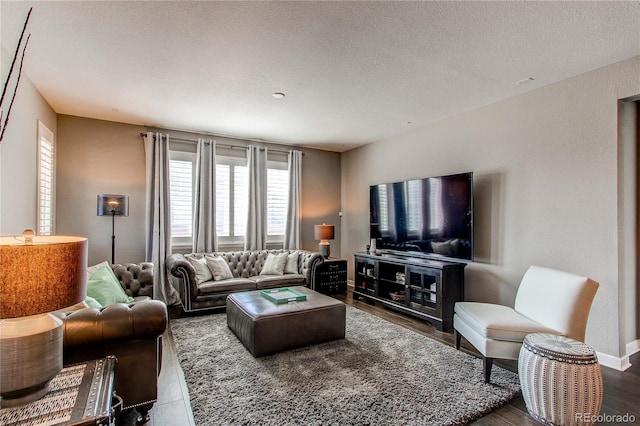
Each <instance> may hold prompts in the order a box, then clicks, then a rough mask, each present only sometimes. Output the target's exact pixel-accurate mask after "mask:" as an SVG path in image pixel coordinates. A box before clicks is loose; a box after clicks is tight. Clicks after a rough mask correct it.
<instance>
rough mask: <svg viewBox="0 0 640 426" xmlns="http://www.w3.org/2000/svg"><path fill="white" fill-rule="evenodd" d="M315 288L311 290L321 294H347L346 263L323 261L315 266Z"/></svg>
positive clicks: (330, 259) (336, 260)
mask: <svg viewBox="0 0 640 426" xmlns="http://www.w3.org/2000/svg"><path fill="white" fill-rule="evenodd" d="M315 274H316V276H315V287H314V288H313V289H312V290H315V291H317V292H318V293H322V294H337V293H346V292H347V261H346V260H344V259H332V258H329V259H325V260H324V262H322V263H321V264H319V265H318V266H316V272H315Z"/></svg>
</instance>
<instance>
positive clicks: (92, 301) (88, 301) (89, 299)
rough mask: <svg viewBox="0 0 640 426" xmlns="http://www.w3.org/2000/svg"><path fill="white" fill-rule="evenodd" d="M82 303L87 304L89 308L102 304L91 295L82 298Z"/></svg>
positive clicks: (99, 306)
mask: <svg viewBox="0 0 640 426" xmlns="http://www.w3.org/2000/svg"><path fill="white" fill-rule="evenodd" d="M84 304H85V305H87V307H89V308H102V305H101V304H100V302H98V301H97V300H96V299H94V298H93V297H91V296H87V297H86V299H84Z"/></svg>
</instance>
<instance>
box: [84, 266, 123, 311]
mask: <svg viewBox="0 0 640 426" xmlns="http://www.w3.org/2000/svg"><path fill="white" fill-rule="evenodd" d="M87 296H89V297H93V298H94V299H96V300H97V301H98V303H100V305H102V306H107V305H111V304H113V303H129V302H133V297H129V296H127V293H125V292H124V290H123V289H122V287H121V286H120V282H119V281H118V278H116V275H115V274H114V273H113V270H112V269H111V266H109V265H106V266H101V267H100V268H98V270H97V271H96V272H94V273H93V274H91V277H89V280H88V281H87Z"/></svg>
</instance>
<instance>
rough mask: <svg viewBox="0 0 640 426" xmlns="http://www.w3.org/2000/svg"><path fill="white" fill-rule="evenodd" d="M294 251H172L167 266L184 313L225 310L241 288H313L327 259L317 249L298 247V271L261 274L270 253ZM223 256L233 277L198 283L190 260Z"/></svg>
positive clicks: (244, 289)
mask: <svg viewBox="0 0 640 426" xmlns="http://www.w3.org/2000/svg"><path fill="white" fill-rule="evenodd" d="M292 251H294V250H255V251H234V252H215V253H189V254H184V255H183V254H172V255H171V256H169V257H168V258H167V262H166V267H167V271H168V272H169V274H170V276H173V277H174V280H175V281H177V288H178V293H179V295H180V301H181V303H182V309H183V310H184V311H185V312H194V311H202V310H224V309H226V306H227V305H226V303H227V302H226V300H227V296H228V295H229V294H232V293H235V292H239V291H250V290H260V289H265V288H275V287H289V286H299V285H301V286H306V287H309V288H315V287H314V280H315V269H316V266H317V265H318V264H320V263H322V262H323V261H324V257H322V255H321V254H320V253H318V252H315V251H308V250H297V251H298V252H299V257H298V271H297V273H296V274H285V275H260V272H261V271H262V267H263V266H264V263H265V261H266V260H267V256H268V255H269V253H273V254H279V253H282V252H287V253H290V252H292ZM205 255H208V256H221V257H222V258H224V259H225V260H226V261H227V263H228V264H229V268H230V269H231V273H232V274H233V278H230V279H226V280H220V281H213V280H211V281H205V282H201V283H200V282H198V281H197V280H196V271H195V268H194V267H193V265H192V264H191V263H190V262H189V261H188V260H187V259H188V258H189V257H191V258H198V259H199V258H202V257H203V256H205Z"/></svg>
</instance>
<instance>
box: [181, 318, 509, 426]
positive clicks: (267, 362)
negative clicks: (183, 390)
mask: <svg viewBox="0 0 640 426" xmlns="http://www.w3.org/2000/svg"><path fill="white" fill-rule="evenodd" d="M171 331H172V333H173V337H174V341H175V345H176V349H177V353H178V359H179V361H180V365H181V366H182V369H183V370H184V375H185V379H186V381H187V387H188V390H189V395H190V400H191V407H192V410H193V414H194V419H195V423H196V425H198V426H201V425H274V426H275V425H278V426H281V425H463V424H467V423H469V422H471V421H473V420H475V419H478V418H479V417H482V416H483V415H485V414H487V413H489V412H491V411H492V410H495V409H496V408H498V407H500V406H502V405H504V404H505V403H506V402H508V401H509V400H510V399H511V398H513V397H514V396H515V395H516V394H517V393H518V391H519V390H520V386H519V382H518V377H517V375H516V374H515V373H513V372H510V371H507V370H504V369H502V368H500V367H497V366H494V367H493V373H492V375H491V383H490V384H485V383H484V380H483V373H482V366H481V361H480V360H479V359H477V358H474V357H472V356H470V355H467V354H465V353H463V352H460V351H456V350H455V349H454V348H452V347H449V346H446V345H443V344H441V343H439V342H437V341H435V340H433V339H430V338H428V337H425V336H423V335H421V334H418V333H415V332H413V331H410V330H407V329H405V328H403V327H401V326H398V325H395V324H393V323H390V322H388V321H385V320H383V319H380V318H378V317H376V316H373V315H371V314H368V313H366V312H363V311H360V310H358V309H356V308H353V307H350V306H347V328H346V338H345V339H341V340H337V341H333V342H328V343H323V344H319V345H314V346H309V347H306V348H301V349H296V350H291V351H286V352H282V353H279V354H275V355H270V356H265V357H261V358H253V356H251V354H250V353H249V352H248V351H247V350H246V349H245V347H244V346H243V345H242V343H240V342H239V341H238V339H237V338H236V337H235V335H234V334H233V332H232V331H231V330H229V328H228V327H227V322H226V314H214V315H207V316H201V317H189V318H181V319H174V320H172V321H171Z"/></svg>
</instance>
